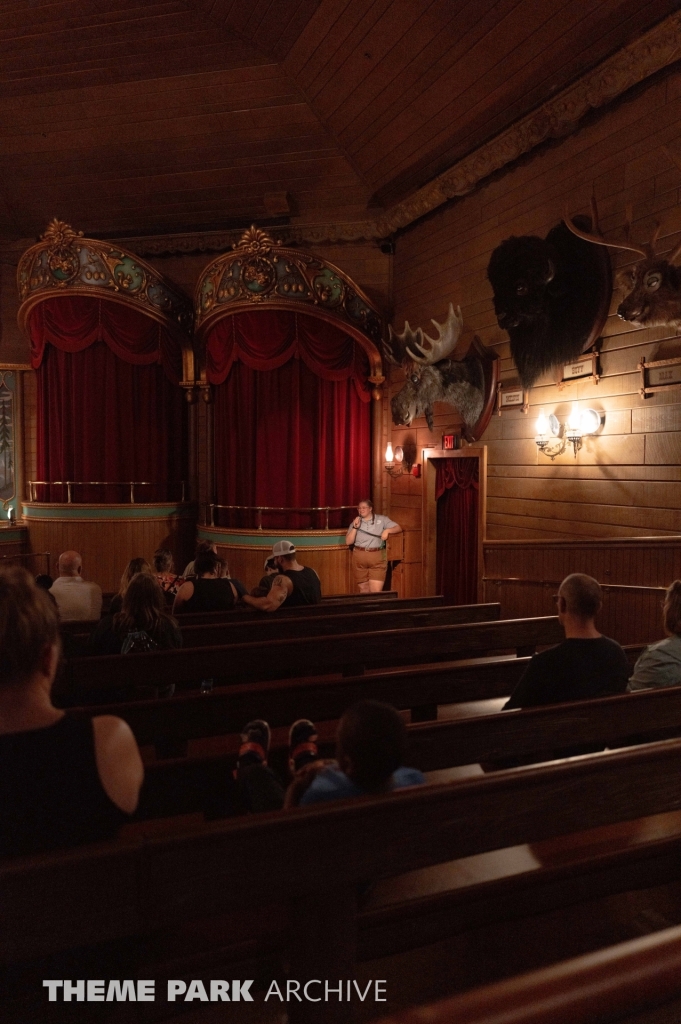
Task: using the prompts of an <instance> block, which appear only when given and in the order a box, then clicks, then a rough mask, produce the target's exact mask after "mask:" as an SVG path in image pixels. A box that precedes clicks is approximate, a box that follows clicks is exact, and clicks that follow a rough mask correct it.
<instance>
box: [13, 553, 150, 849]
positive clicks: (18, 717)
mask: <svg viewBox="0 0 681 1024" xmlns="http://www.w3.org/2000/svg"><path fill="white" fill-rule="evenodd" d="M58 661H59V631H58V620H57V613H56V611H55V608H54V606H53V604H52V603H51V602H50V601H49V599H48V598H47V596H46V594H45V592H44V591H43V590H41V589H39V588H38V587H36V586H35V584H34V583H33V581H32V579H31V577H30V576H29V574H28V573H27V572H26V571H25V570H24V569H22V568H20V567H19V566H11V567H8V568H7V569H0V857H14V856H19V855H23V854H32V853H40V852H43V851H45V850H52V849H58V848H63V847H69V846H76V845H78V844H80V843H90V842H95V841H98V840H102V839H109V838H112V837H113V836H114V835H115V834H116V832H117V831H118V828H119V827H120V826H121V825H122V824H123V823H124V822H125V821H127V820H128V817H129V815H131V814H132V813H133V812H134V810H135V808H136V807H137V801H138V796H139V791H140V787H141V785H142V778H143V774H144V771H143V768H142V760H141V758H140V755H139V751H138V749H137V744H136V743H135V739H134V737H133V735H132V732H131V731H130V728H129V726H128V725H127V723H126V722H124V721H122V719H120V718H115V717H113V716H111V715H102V716H100V717H96V718H92V719H79V718H71V717H70V716H69V715H67V714H64V712H63V711H60V710H58V709H57V708H55V707H54V706H53V705H52V702H51V700H50V689H51V686H52V682H53V680H54V675H55V672H56V668H57V663H58Z"/></svg>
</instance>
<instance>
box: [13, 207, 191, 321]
mask: <svg viewBox="0 0 681 1024" xmlns="http://www.w3.org/2000/svg"><path fill="white" fill-rule="evenodd" d="M17 286H18V289H19V297H20V299H21V303H22V305H21V308H20V310H19V322H20V324H21V326H22V327H24V326H25V324H26V320H27V317H28V314H29V312H30V311H31V309H32V308H33V306H34V305H35V304H36V303H37V302H41V301H42V300H43V299H46V298H49V297H51V296H52V295H55V294H60V293H63V292H65V291H67V292H69V293H70V294H77V295H93V296H101V295H103V294H108V296H109V297H110V298H112V299H114V300H117V301H123V302H130V303H131V304H132V305H136V306H139V307H140V308H142V309H143V310H144V311H145V312H146V313H147V314H148V315H150V316H153V317H155V318H156V319H157V320H161V321H163V322H164V323H169V324H172V325H173V327H175V328H179V330H180V332H181V333H182V334H184V335H189V334H191V331H192V324H193V311H192V307H191V302H190V300H189V299H188V298H187V296H185V295H183V294H182V292H180V291H179V290H178V289H177V288H176V287H175V286H174V285H172V284H171V283H170V282H169V281H167V280H166V279H165V278H164V277H163V276H162V275H161V274H159V273H158V271H156V270H154V268H153V267H151V266H149V264H148V263H145V262H144V260H141V259H140V258H139V257H138V256H135V255H133V254H132V253H129V252H126V251H125V250H124V249H121V248H118V247H117V246H114V245H111V244H110V243H108V242H101V241H99V240H97V239H93V238H84V237H83V232H82V231H79V232H76V231H75V230H74V229H73V228H72V227H71V226H70V224H67V223H66V222H65V221H62V220H58V219H57V218H55V219H54V220H52V221H51V222H50V224H49V225H48V227H47V230H46V231H45V233H44V235H43V236H42V240H41V241H40V242H38V244H37V245H33V246H31V248H30V249H27V250H26V252H25V253H24V254H23V256H22V257H21V259H20V261H19V266H18V269H17Z"/></svg>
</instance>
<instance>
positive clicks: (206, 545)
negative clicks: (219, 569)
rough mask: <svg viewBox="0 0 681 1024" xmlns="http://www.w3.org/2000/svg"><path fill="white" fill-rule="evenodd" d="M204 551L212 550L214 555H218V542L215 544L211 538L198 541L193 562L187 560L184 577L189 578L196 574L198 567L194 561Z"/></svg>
mask: <svg viewBox="0 0 681 1024" xmlns="http://www.w3.org/2000/svg"><path fill="white" fill-rule="evenodd" d="M204 551H212V552H213V554H214V555H217V553H218V548H217V544H213V542H212V541H210V540H200V541H198V543H197V545H196V551H195V552H194V557H193V558H192V560H191V562H187V565H186V566H185V570H184V573H183V576H184V579H186V580H188V579H190V578H191V577H192V576H196V567H195V564H194V563H195V562H196V559H197V558H198V557H199V555H200V554H202V553H203V552H204Z"/></svg>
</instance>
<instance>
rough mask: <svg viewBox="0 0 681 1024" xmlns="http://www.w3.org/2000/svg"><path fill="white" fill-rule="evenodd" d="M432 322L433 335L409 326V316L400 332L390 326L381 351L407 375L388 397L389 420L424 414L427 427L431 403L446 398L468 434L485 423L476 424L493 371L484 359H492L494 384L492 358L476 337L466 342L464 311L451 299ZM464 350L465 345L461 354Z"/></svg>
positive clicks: (403, 421)
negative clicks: (442, 316) (441, 315)
mask: <svg viewBox="0 0 681 1024" xmlns="http://www.w3.org/2000/svg"><path fill="white" fill-rule="evenodd" d="M431 322H432V323H433V324H434V325H435V329H436V332H437V333H436V337H434V338H431V337H429V336H428V335H427V334H425V333H424V331H423V330H422V328H420V327H419V328H417V330H415V331H414V330H412V328H411V327H410V326H409V322H408V321H405V325H404V330H403V331H402V332H401V334H396V333H395V332H394V331H393V330H392V328H389V336H388V341H387V342H386V343H385V346H384V352H385V357H386V359H387V360H388V361H389V362H391V363H393V365H395V366H403V367H404V369H405V372H406V378H407V379H406V381H405V384H404V387H403V388H402V390H401V391H400V392H399V394H397V395H395V397H394V398H393V400H392V402H391V403H390V404H391V408H392V418H393V423H394V424H395V425H396V426H410V425H411V422H412V420H414V419H415V418H416V417H417V416H425V418H426V422H427V424H428V429H429V430H431V431H432V430H433V406H434V404H435V402H445V403H447V404H448V405H452V406H454V408H455V409H456V410H457V411H458V412H459V414H460V415H461V418H462V419H463V422H464V433H465V435H466V437H467V438H468V439H469V440H473V439H474V436H475V437H479V436H480V434H481V433H482V431H483V430H484V429H485V426H486V423H485V424H484V426H482V428H481V429H480V424H481V418H483V409H486V406H487V405H488V404H489V403H488V402H486V397H487V392H488V390H489V387H488V383H489V386H490V387H491V386H492V385H491V376H492V371H491V370H488V369H486V365H485V364H486V363H488V362H489V363H492V362H493V365H494V370H495V375H494V384H496V366H497V364H496V361H493V360H492V356H491V354H490V355H487V354H486V353H485V350H484V349H483V348H482V346H480V344H479V342H478V344H477V345H476V344H475V343H474V344H473V345H471V343H470V336H469V337H468V338H465V339H464V338H462V328H463V317H462V315H461V309H460V308H459V307H457V309H456V310H455V309H454V307H453V305H452V304H451V303H450V304H449V313H448V315H447V319H446V320H445V322H444V323H443V324H439V323H438V322H437V321H436V320H433V321H431ZM476 341H477V339H476ZM464 350H468V352H467V354H465V356H464ZM488 378H489V381H488ZM488 418H489V417H488ZM474 428H475V435H474Z"/></svg>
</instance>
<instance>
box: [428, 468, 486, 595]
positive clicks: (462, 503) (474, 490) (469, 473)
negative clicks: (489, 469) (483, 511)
mask: <svg viewBox="0 0 681 1024" xmlns="http://www.w3.org/2000/svg"><path fill="white" fill-rule="evenodd" d="M435 499H436V501H437V555H436V590H437V593H438V594H444V597H445V602H446V603H447V604H474V603H475V602H476V601H477V600H478V551H479V510H480V504H479V503H480V461H479V459H477V458H466V459H464V458H450V459H437V461H436V479H435Z"/></svg>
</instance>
